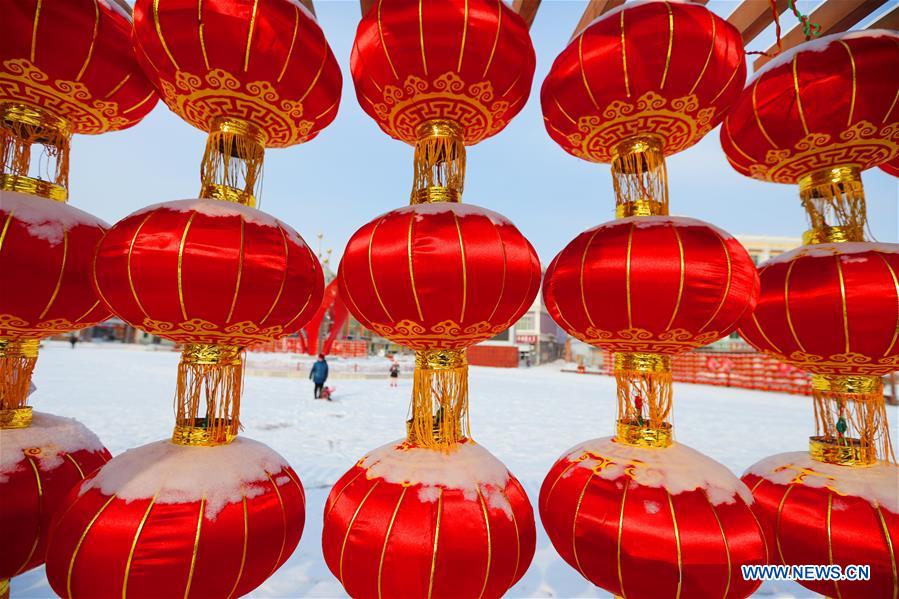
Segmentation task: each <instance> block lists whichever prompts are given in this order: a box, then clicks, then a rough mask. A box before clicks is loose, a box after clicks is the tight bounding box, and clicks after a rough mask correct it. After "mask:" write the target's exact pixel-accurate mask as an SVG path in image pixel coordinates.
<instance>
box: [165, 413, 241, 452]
mask: <svg viewBox="0 0 899 599" xmlns="http://www.w3.org/2000/svg"><path fill="white" fill-rule="evenodd" d="M205 420H206V419H205V418H198V419H196V420H195V421H194V425H193V426H191V425H187V424H178V425H175V429H174V430H173V431H172V443H175V444H176V445H199V446H201V447H213V446H215V445H227V444H228V443H230V442H231V441H233V440H234V439H235V438H236V437H237V435H235V434H233V433H232V432H231V427H230V426H224V427H220V426H219V427H215V428H209V427H207V426H206V424H205Z"/></svg>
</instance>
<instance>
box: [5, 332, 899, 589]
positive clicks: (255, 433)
mask: <svg viewBox="0 0 899 599" xmlns="http://www.w3.org/2000/svg"><path fill="white" fill-rule="evenodd" d="M257 357H258V358H260V359H262V360H272V359H279V360H283V359H284V358H276V357H275V356H273V355H271V354H268V355H264V356H253V357H252V358H251V361H252V360H255V359H257ZM331 362H332V372H334V371H340V370H349V369H345V368H342V367H341V365H340V364H339V360H332V361H331ZM177 363H178V354H177V353H175V352H173V351H170V350H166V349H160V350H159V351H152V350H148V349H147V348H144V347H141V346H128V345H120V344H100V343H80V344H78V346H77V348H76V349H74V350H72V349H70V348H69V345H68V343H54V342H48V343H45V344H44V348H43V350H42V351H41V354H40V358H39V360H38V366H37V369H36V371H35V376H34V382H35V384H36V385H37V391H35V393H34V394H33V395H32V396H31V404H32V405H33V406H34V409H35V410H39V411H45V412H50V413H53V414H57V415H61V416H71V417H76V418H78V419H79V420H80V421H81V422H83V423H84V424H85V425H87V426H88V427H89V428H90V429H91V430H93V431H94V432H95V433H96V434H97V435H98V436H99V437H100V439H101V440H102V441H103V442H104V443H105V445H106V446H107V447H108V448H109V450H110V451H111V452H112V453H113V455H117V454H119V453H121V452H123V451H124V450H125V449H127V448H129V447H134V446H137V445H143V444H145V443H149V442H151V441H156V440H159V439H164V438H168V437H169V436H170V435H171V432H172V421H173V410H172V395H173V392H174V386H175V374H176V365H177ZM377 365H379V366H377ZM381 366H383V369H382V371H383V372H384V377H383V378H368V379H359V378H354V379H341V378H336V377H334V378H332V379H331V380H329V381H328V385H329V386H333V387H335V388H336V390H335V393H334V401H333V402H325V401H316V400H314V399H313V398H312V384H311V382H309V381H308V380H307V379H306V378H288V377H284V376H247V377H246V387H245V393H244V397H243V401H242V409H241V421H242V422H243V424H244V426H245V428H244V431H243V433H242V434H243V435H245V436H247V437H250V438H252V439H255V440H258V441H261V442H263V443H266V444H267V445H269V446H271V447H272V448H273V449H275V450H276V451H277V452H279V453H280V454H281V455H282V456H284V457H285V458H286V459H287V461H288V462H289V463H290V464H291V465H292V466H293V467H294V469H295V470H296V472H297V473H298V474H299V475H300V478H301V479H302V481H303V485H304V486H305V488H306V494H307V501H308V505H307V512H306V529H305V532H304V533H303V538H302V540H301V541H300V545H299V548H298V549H297V551H296V552H295V553H294V554H293V556H292V557H291V558H290V559H289V560H288V561H287V563H286V564H285V565H284V566H283V567H282V568H281V569H280V570H278V571H277V572H276V573H275V574H274V576H272V577H271V578H270V579H269V580H268V581H267V582H265V584H263V585H262V586H261V587H260V588H258V589H257V590H256V591H255V592H254V593H253V594H252V596H254V597H344V596H345V593H344V592H343V589H342V588H341V586H340V584H339V583H338V582H337V580H336V579H335V578H334V577H333V576H332V575H331V573H330V572H329V571H328V569H327V567H326V566H325V562H324V560H323V558H322V553H321V529H322V510H323V507H324V502H325V499H326V497H327V494H328V491H329V489H330V487H331V485H332V484H333V483H334V482H335V481H337V479H338V478H339V477H340V476H341V475H342V474H343V473H344V472H345V471H346V470H347V469H349V468H350V467H351V466H352V465H353V464H354V463H355V462H356V461H357V460H358V459H359V458H360V457H362V456H363V455H364V454H365V453H366V452H368V451H370V450H372V449H375V448H377V447H380V446H381V445H383V444H385V443H387V442H389V441H391V440H394V439H397V438H400V437H402V436H403V435H404V432H405V424H404V423H405V418H406V412H407V408H408V403H409V395H410V390H411V385H412V381H411V379H410V378H401V379H400V380H399V387H398V388H395V389H391V388H390V387H389V384H388V379H387V376H386V373H387V363H386V361H385V360H384V359H383V358H380V359H379V358H373V359H372V360H371V363H370V364H368V365H367V366H366V367H365V368H364V370H366V371H377V370H378V369H379V368H381ZM302 368H303V369H305V368H306V364H305V363H304V364H303V365H302ZM302 374H303V375H304V377H305V374H306V372H302ZM406 374H408V372H407V373H406ZM470 390H471V425H472V433H473V437H474V438H475V440H477V442H478V443H480V444H481V445H483V446H484V447H485V448H487V449H488V450H490V451H491V452H492V453H493V454H494V455H496V456H497V457H498V458H499V459H501V460H502V461H503V462H505V464H506V465H508V467H509V469H510V470H511V471H512V472H513V473H514V474H515V475H516V476H517V477H518V479H519V480H520V481H521V482H522V484H523V485H524V488H525V490H526V491H527V493H528V495H529V496H530V498H531V502H532V504H533V505H534V506H535V512H536V500H537V496H538V493H539V489H540V484H541V483H542V481H543V477H544V475H545V474H546V472H547V471H548V470H549V468H550V466H551V465H552V464H553V462H554V461H555V460H556V459H557V458H558V457H559V456H560V455H561V454H562V453H563V452H565V451H566V450H568V449H569V448H571V447H572V446H574V445H576V444H578V443H580V442H582V441H586V440H588V439H592V438H595V437H603V436H607V435H610V434H612V432H613V428H614V427H613V422H614V416H615V395H614V381H613V380H612V379H611V378H609V377H606V376H598V375H577V374H570V373H562V372H560V371H559V369H558V367H557V366H541V367H536V368H531V369H515V370H505V369H492V368H478V367H472V368H471V382H470ZM888 409H889V417H890V421H891V424H892V427H893V434H894V437H895V434H896V431H897V428H899V426H897V422H896V415H897V410H896V408H895V407H889V408H888ZM674 422H675V426H676V436H677V439H678V441H679V442H682V443H686V444H687V445H689V446H691V447H693V448H694V449H696V450H698V451H701V452H703V453H705V454H707V455H709V456H710V457H712V458H714V459H716V460H718V461H720V462H722V463H723V464H724V465H726V466H727V467H728V468H730V469H731V470H732V471H733V472H735V473H736V474H737V475H740V474H742V473H743V471H744V470H745V469H746V468H747V467H748V466H750V465H751V464H753V463H754V462H756V461H758V460H760V459H761V458H764V457H766V456H769V455H772V454H775V453H781V452H786V451H797V450H803V449H804V448H805V447H807V439H808V436H809V434H811V433H812V426H813V416H812V410H811V402H810V399H809V398H806V397H800V396H790V395H780V394H775V393H764V392H759V391H746V390H739V389H728V388H723V387H710V386H702V385H689V384H682V383H676V384H675V418H674ZM811 595H812V594H811V593H810V592H809V591H807V590H804V589H803V588H802V587H800V586H798V585H796V584H794V583H783V582H779V583H766V584H765V585H763V586H762V588H761V589H760V591H759V593H758V596H769V597H808V596H811ZM12 596H13V597H14V598H15V597H52V596H53V593H52V591H51V590H50V587H49V585H48V584H47V581H46V578H45V576H44V570H43V568H42V567H41V568H37V569H35V570H32V571H30V572H27V573H26V574H24V575H22V576H19V577H18V578H16V579H14V580H13V582H12ZM607 596H608V594H607V593H605V592H604V591H602V590H601V589H598V588H596V587H594V586H592V585H591V584H590V583H588V582H587V581H586V580H584V579H583V578H581V577H580V575H578V574H577V573H576V572H575V571H574V570H573V569H572V568H570V567H569V566H568V565H567V564H566V563H565V562H563V561H562V559H561V558H560V557H559V556H558V555H557V554H556V552H555V550H554V549H553V547H552V545H551V544H550V543H549V540H548V538H547V536H546V533H544V532H543V530H542V527H541V526H540V523H539V517H538V519H537V553H536V555H535V557H534V561H533V563H532V565H531V567H530V570H528V572H527V574H525V576H524V578H522V579H521V581H520V582H519V583H518V584H517V585H516V586H515V587H514V588H512V589H511V590H510V591H509V593H508V597H607Z"/></svg>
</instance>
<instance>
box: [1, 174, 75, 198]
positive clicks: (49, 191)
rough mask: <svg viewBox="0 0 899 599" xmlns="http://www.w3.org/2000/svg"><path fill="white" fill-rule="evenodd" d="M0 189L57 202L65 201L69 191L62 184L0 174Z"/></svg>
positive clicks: (23, 176)
mask: <svg viewBox="0 0 899 599" xmlns="http://www.w3.org/2000/svg"><path fill="white" fill-rule="evenodd" d="M0 189H2V190H3V191H16V192H19V193H28V194H31V195H36V196H41V197H42V198H47V199H50V200H56V201H57V202H65V201H66V200H68V199H69V192H68V191H66V188H65V187H63V186H62V185H56V184H55V183H50V182H49V181H44V180H42V179H36V178H34V177H28V176H25V175H13V174H11V173H3V174H0Z"/></svg>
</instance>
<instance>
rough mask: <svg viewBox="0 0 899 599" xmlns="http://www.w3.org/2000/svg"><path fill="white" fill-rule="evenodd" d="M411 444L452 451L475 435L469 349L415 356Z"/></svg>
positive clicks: (408, 427)
mask: <svg viewBox="0 0 899 599" xmlns="http://www.w3.org/2000/svg"><path fill="white" fill-rule="evenodd" d="M410 412H411V414H410V417H409V420H407V421H406V431H407V433H408V442H409V443H410V444H412V445H414V446H416V447H425V448H428V449H438V450H443V451H446V450H449V449H450V448H452V447H454V446H455V445H456V444H458V443H459V442H460V441H462V440H464V439H466V438H468V437H469V436H470V435H471V426H470V422H469V420H468V359H467V358H466V354H465V350H464V349H463V350H452V349H450V350H424V351H418V352H416V353H415V371H414V373H413V381H412V405H411V407H410Z"/></svg>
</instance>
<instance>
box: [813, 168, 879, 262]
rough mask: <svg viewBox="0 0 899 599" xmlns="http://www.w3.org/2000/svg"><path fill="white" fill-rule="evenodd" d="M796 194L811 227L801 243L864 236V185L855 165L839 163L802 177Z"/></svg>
mask: <svg viewBox="0 0 899 599" xmlns="http://www.w3.org/2000/svg"><path fill="white" fill-rule="evenodd" d="M799 197H800V198H801V199H802V207H803V208H805V211H806V213H807V214H808V217H809V222H810V223H811V227H812V228H811V229H809V230H808V231H806V232H805V233H804V234H803V236H802V241H803V243H804V244H806V245H811V244H817V243H838V242H844V241H864V240H865V224H866V222H867V209H866V206H865V188H864V186H863V185H862V178H861V171H859V169H858V168H857V167H854V166H840V167H835V168H830V169H825V170H822V171H817V172H814V173H811V174H809V175H806V176H804V177H802V178H801V179H800V180H799Z"/></svg>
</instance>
